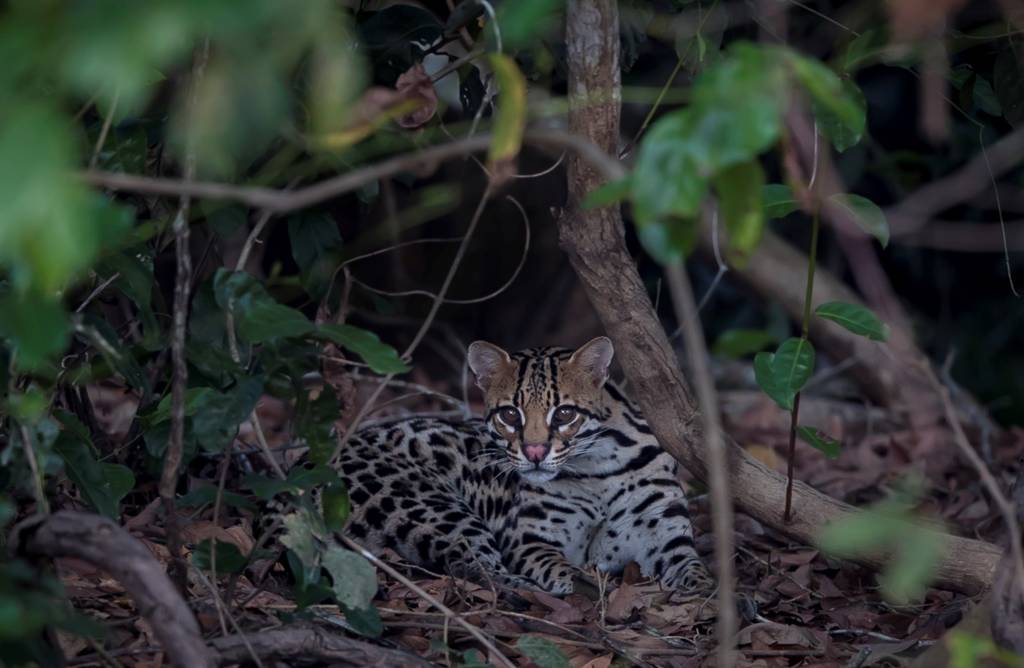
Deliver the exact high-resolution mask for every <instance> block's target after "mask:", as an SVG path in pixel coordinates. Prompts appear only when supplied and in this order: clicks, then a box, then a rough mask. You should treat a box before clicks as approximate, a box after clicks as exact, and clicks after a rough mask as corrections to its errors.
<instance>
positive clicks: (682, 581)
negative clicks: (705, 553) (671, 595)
mask: <svg viewBox="0 0 1024 668" xmlns="http://www.w3.org/2000/svg"><path fill="white" fill-rule="evenodd" d="M668 584H669V585H670V586H671V587H672V588H673V589H675V590H676V591H680V592H683V593H686V594H710V593H711V592H713V591H714V590H715V589H716V588H717V587H718V583H717V582H716V581H715V578H714V577H712V575H711V573H710V572H708V569H707V568H706V567H705V566H704V564H703V563H702V562H701V561H700V559H696V558H695V559H693V560H692V561H688V562H687V563H685V564H684V565H683V567H682V568H680V569H679V570H678V571H677V572H676V573H675V577H673V578H672V580H671V582H669V583H668Z"/></svg>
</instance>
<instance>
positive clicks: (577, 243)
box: [559, 0, 1001, 592]
mask: <svg viewBox="0 0 1024 668" xmlns="http://www.w3.org/2000/svg"><path fill="white" fill-rule="evenodd" d="M566 33H567V55H568V59H569V96H570V111H569V129H570V131H571V132H572V133H574V134H578V135H582V136H583V137H586V138H588V139H589V140H590V141H592V142H593V143H594V144H596V145H597V146H599V147H600V148H602V149H603V150H605V151H606V152H608V153H610V154H612V155H614V154H615V153H616V151H617V148H618V139H619V106H620V105H619V97H620V90H619V89H620V79H619V64H618V44H619V41H618V40H619V29H618V15H617V11H616V10H615V2H614V0H571V1H570V2H569V4H568V24H567V29H566ZM568 169H569V203H568V207H567V211H566V213H565V215H563V216H562V218H561V219H560V220H559V240H560V243H561V246H562V248H563V249H564V250H565V252H566V254H567V255H568V256H569V260H570V262H571V264H572V266H573V268H574V269H575V270H576V273H577V274H578V275H579V277H580V281H581V282H582V283H583V286H584V289H585V290H586V292H587V295H588V297H589V299H590V302H591V304H592V305H593V306H594V309H595V310H596V311H597V314H598V317H599V318H600V319H601V322H602V323H603V325H604V327H605V329H606V330H607V332H608V335H609V336H610V337H611V338H612V341H613V342H614V343H615V349H616V352H617V354H618V358H619V362H620V364H621V365H622V368H623V370H624V371H625V374H626V377H627V379H628V381H629V386H630V394H631V395H632V398H633V399H634V400H635V401H636V402H637V403H638V404H639V405H640V408H641V409H642V411H643V413H644V415H645V417H646V418H647V420H648V422H649V423H650V426H651V429H652V430H653V432H654V435H655V436H656V437H657V439H658V441H659V442H660V443H661V444H662V446H663V447H664V448H665V449H666V450H667V451H668V452H670V453H671V454H672V455H673V456H674V457H675V458H676V459H677V460H678V461H679V462H680V463H681V464H682V465H683V466H685V467H686V468H687V469H688V470H689V471H690V472H691V473H693V474H694V475H695V476H697V477H698V478H700V479H702V480H707V473H708V471H707V463H706V459H705V454H706V453H705V451H704V447H703V433H702V427H701V421H700V419H699V415H698V411H697V408H696V404H695V403H694V400H693V397H692V394H691V393H690V390H689V388H688V387H687V384H686V381H685V380H684V379H683V377H682V374H681V373H680V371H679V365H678V363H677V360H676V355H675V353H674V351H673V350H672V347H671V346H670V345H669V342H668V338H667V336H666V335H665V331H664V329H663V328H662V327H661V324H660V323H659V321H658V318H657V315H656V313H655V311H654V307H653V305H652V304H651V301H650V299H649V298H648V296H647V291H646V290H645V288H644V285H643V283H642V282H641V280H640V276H639V274H638V273H637V269H636V264H635V263H634V262H633V259H632V258H631V257H630V255H629V253H628V251H627V250H626V244H625V238H624V229H623V222H622V217H621V215H620V212H619V209H618V207H616V206H610V207H602V208H599V209H588V210H584V209H582V208H581V207H580V205H579V204H580V201H581V200H582V198H583V197H584V196H585V195H586V194H587V193H589V192H591V191H592V190H594V189H595V188H597V187H598V186H600V185H602V184H603V183H604V178H603V177H602V176H601V175H600V174H599V173H598V172H597V171H595V170H594V169H593V168H592V167H591V166H589V165H588V164H586V163H585V162H583V161H582V160H581V159H580V158H579V157H578V156H575V155H574V156H573V157H572V158H570V160H569V165H568ZM729 458H730V468H731V480H730V488H731V489H732V491H733V494H734V497H735V501H736V503H737V505H738V506H739V507H740V508H741V509H743V510H744V511H745V512H747V513H749V514H750V515H752V516H753V517H755V518H757V519H758V520H760V521H761V522H763V523H765V524H768V525H770V526H772V527H775V528H777V529H779V530H780V531H782V532H784V533H786V534H787V535H789V536H791V537H793V538H795V539H797V540H800V541H802V542H804V543H808V544H809V543H812V542H813V541H814V538H815V536H816V535H817V534H818V532H819V531H820V530H821V528H822V527H823V526H825V525H826V524H829V523H831V522H835V521H837V520H840V519H843V518H846V517H849V516H850V515H851V514H852V513H856V512H858V511H857V510H856V509H854V508H853V507H851V506H849V505H847V504H845V503H842V502H840V501H838V500H836V499H833V498H831V497H829V496H827V495H825V494H822V493H820V492H818V491H817V490H815V489H813V488H811V487H810V486H808V485H805V484H803V483H799V482H798V483H796V485H795V486H794V490H793V494H794V496H793V507H794V511H795V512H794V517H793V520H792V521H791V522H790V523H788V524H786V523H784V522H783V520H782V508H783V500H784V498H785V478H784V477H783V476H782V475H780V474H778V473H776V472H775V471H772V470H770V469H768V468H767V467H766V466H764V465H763V464H761V463H760V462H758V461H756V460H755V459H753V458H752V457H750V456H749V455H747V453H746V452H745V451H743V450H742V449H741V448H739V447H738V446H736V445H735V443H731V444H730V447H729ZM946 547H947V550H946V553H945V555H943V559H942V561H941V563H940V566H939V569H938V573H937V580H938V582H939V584H941V585H943V586H946V587H949V588H952V589H956V590H961V591H967V592H975V591H979V590H981V589H984V588H986V587H988V586H989V585H990V584H991V582H992V576H993V571H994V570H995V566H996V563H997V561H998V560H999V557H1000V554H1001V551H1000V550H999V549H998V548H997V547H995V546H994V545H990V544H988V543H985V542H982V541H977V540H969V539H966V538H960V537H955V536H949V537H947V539H946ZM884 556H885V555H871V556H869V557H866V558H865V559H864V562H865V563H866V564H868V565H871V566H875V567H878V566H880V565H881V564H882V563H883V561H884Z"/></svg>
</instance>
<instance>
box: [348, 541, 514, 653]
mask: <svg viewBox="0 0 1024 668" xmlns="http://www.w3.org/2000/svg"><path fill="white" fill-rule="evenodd" d="M341 542H343V543H344V544H345V545H347V546H348V547H349V548H350V549H352V550H355V551H356V552H358V553H359V554H361V555H363V557H365V558H366V559H368V560H369V561H370V563H372V564H373V565H374V566H376V567H377V568H379V569H381V570H382V571H384V572H385V573H387V574H388V575H390V576H391V577H392V578H394V579H395V580H397V581H398V582H400V583H401V584H403V585H405V586H406V587H408V588H409V590H410V591H412V592H413V593H415V594H416V595H417V596H419V597H420V598H422V599H423V600H425V601H427V602H428V603H430V604H431V605H432V606H434V607H435V608H437V609H438V610H440V611H441V612H443V613H444V615H445V617H446V618H447V619H450V620H451V621H453V622H455V623H456V624H458V625H459V626H461V627H462V628H464V629H465V630H466V631H467V632H468V633H469V634H470V635H472V636H473V637H474V638H476V639H477V640H478V641H479V642H480V644H482V645H483V646H484V647H486V648H487V650H488V651H489V652H490V653H491V655H492V656H494V657H495V658H497V659H498V660H499V661H501V663H503V664H504V665H506V666H508V667H509V668H515V664H514V663H512V662H511V661H510V660H509V659H508V657H506V656H505V655H504V654H502V652H501V650H499V649H498V648H497V647H495V645H494V643H493V642H491V640H490V639H489V638H488V637H487V636H486V635H484V633H483V632H482V631H481V630H480V629H478V628H477V627H476V626H474V625H472V624H470V623H469V622H467V621H466V620H465V619H463V618H462V616H461V615H459V614H458V613H457V612H455V611H454V610H452V609H451V608H449V607H448V606H446V605H445V604H444V603H442V602H441V601H439V600H437V599H436V598H434V597H433V596H431V595H430V593H429V592H427V591H425V590H424V589H423V588H422V587H420V586H419V585H417V584H416V583H415V582H413V581H412V580H410V579H409V578H407V577H405V576H404V575H402V574H401V573H399V572H398V571H397V570H395V569H394V568H392V567H391V566H390V565H389V564H387V563H386V562H384V561H381V560H380V559H378V558H377V557H376V556H375V555H374V554H373V553H372V552H370V551H369V550H367V549H365V548H364V547H362V546H361V545H359V544H358V543H356V542H355V541H353V540H352V539H351V538H348V537H347V536H342V537H341Z"/></svg>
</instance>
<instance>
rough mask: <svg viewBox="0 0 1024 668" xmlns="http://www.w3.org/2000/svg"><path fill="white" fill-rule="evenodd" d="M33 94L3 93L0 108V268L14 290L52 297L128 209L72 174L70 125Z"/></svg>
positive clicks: (122, 226) (109, 238)
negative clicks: (5, 98)
mask: <svg viewBox="0 0 1024 668" xmlns="http://www.w3.org/2000/svg"><path fill="white" fill-rule="evenodd" d="M48 97H49V99H52V100H53V102H54V103H55V104H58V103H59V101H58V98H57V96H56V95H53V94H51V95H49V96H48ZM41 99H44V98H43V97H42V96H39V95H33V96H31V97H28V96H25V97H24V98H23V99H21V100H20V101H19V100H16V99H10V100H8V104H6V105H5V106H4V109H3V110H2V111H0V270H3V271H4V272H5V273H8V276H9V277H10V279H11V283H12V285H13V286H14V287H15V289H16V290H17V291H18V292H27V291H33V292H35V293H37V294H39V295H46V296H47V298H48V299H49V300H51V301H52V299H53V295H54V294H55V293H56V292H57V291H58V290H61V289H63V288H65V287H66V285H67V283H68V282H69V281H70V280H71V279H72V278H74V277H75V276H76V275H77V274H78V273H79V272H81V271H82V270H84V269H85V268H86V267H88V266H90V264H91V263H92V262H93V260H94V259H95V257H96V255H97V253H98V252H99V250H100V248H101V247H102V246H103V245H104V244H109V243H111V242H113V241H116V240H117V239H118V238H119V237H120V236H121V235H122V234H123V233H124V232H126V231H127V230H128V229H130V225H131V221H132V218H133V216H132V214H131V211H130V210H129V209H127V208H125V207H121V206H120V205H115V204H113V203H111V202H110V201H109V200H108V199H106V198H105V197H104V196H102V195H100V194H98V193H95V192H92V191H91V190H89V189H88V188H87V186H86V185H85V183H84V182H83V181H80V180H79V179H77V178H75V177H74V176H73V174H74V172H75V170H76V169H77V166H78V162H79V160H78V156H77V155H76V146H77V142H76V141H75V137H74V136H73V135H72V134H71V133H72V127H73V126H72V124H71V123H69V122H68V120H67V119H66V118H65V117H64V116H63V115H62V114H61V113H60V112H59V111H58V110H57V109H56V108H53V107H51V106H50V105H48V104H42V103H35V102H32V101H30V100H41ZM15 102H19V103H17V104H15Z"/></svg>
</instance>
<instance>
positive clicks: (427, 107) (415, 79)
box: [395, 63, 437, 128]
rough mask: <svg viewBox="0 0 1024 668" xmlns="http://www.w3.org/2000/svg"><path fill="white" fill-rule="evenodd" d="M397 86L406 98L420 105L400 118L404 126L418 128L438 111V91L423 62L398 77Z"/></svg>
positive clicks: (400, 122) (400, 123)
mask: <svg viewBox="0 0 1024 668" xmlns="http://www.w3.org/2000/svg"><path fill="white" fill-rule="evenodd" d="M395 88H396V89H397V90H398V92H400V93H404V94H405V95H406V99H410V100H416V101H418V102H419V106H418V107H417V108H416V109H415V110H413V111H412V112H411V113H408V114H406V115H405V116H402V117H401V118H399V119H398V124H399V125H400V126H402V127H403V128H418V127H420V126H421V125H423V124H424V123H426V122H427V121H429V120H430V119H431V118H433V117H434V114H435V113H436V112H437V92H436V91H435V90H434V83H433V82H432V81H431V80H430V75H429V74H427V71H426V69H424V68H423V63H416V64H415V65H413V66H412V67H410V68H409V69H408V70H406V71H405V72H402V74H401V75H400V76H399V77H398V81H396V82H395Z"/></svg>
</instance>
